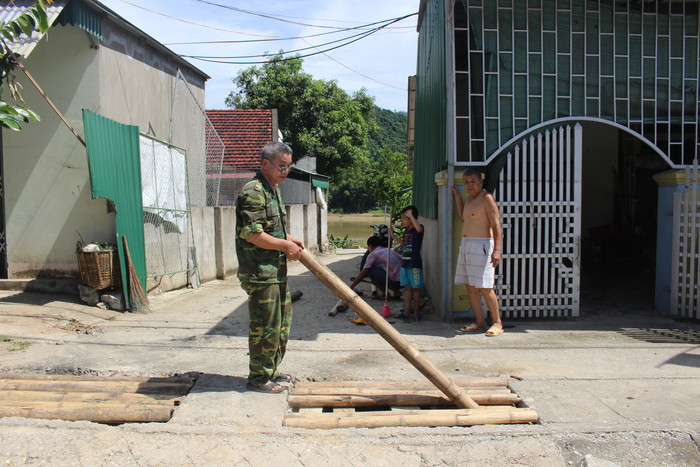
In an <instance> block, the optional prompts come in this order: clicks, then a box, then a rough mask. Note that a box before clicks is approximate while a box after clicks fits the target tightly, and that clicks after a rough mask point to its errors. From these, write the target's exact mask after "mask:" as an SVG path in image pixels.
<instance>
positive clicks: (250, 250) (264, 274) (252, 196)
mask: <svg viewBox="0 0 700 467" xmlns="http://www.w3.org/2000/svg"><path fill="white" fill-rule="evenodd" d="M286 214H287V212H286V210H285V207H284V203H283V202H282V197H281V194H280V190H279V187H278V188H277V196H275V192H274V191H273V190H272V187H271V186H270V184H269V183H267V180H265V177H263V175H262V174H261V173H260V172H258V173H257V174H256V175H255V177H254V178H253V179H251V180H250V181H249V182H248V183H246V184H245V186H244V187H243V189H242V190H241V192H240V193H239V195H238V198H237V199H236V255H237V256H238V278H239V279H240V281H241V282H248V283H258V284H274V283H280V282H285V281H286V280H287V257H286V256H285V255H284V253H283V252H281V251H278V250H265V249H263V248H259V247H257V246H255V245H253V244H252V243H250V242H248V241H247V240H246V239H247V238H248V237H250V236H251V235H252V234H254V233H257V232H266V233H268V234H270V235H272V236H273V237H277V238H287V232H286V230H285V225H284V221H285V216H286Z"/></svg>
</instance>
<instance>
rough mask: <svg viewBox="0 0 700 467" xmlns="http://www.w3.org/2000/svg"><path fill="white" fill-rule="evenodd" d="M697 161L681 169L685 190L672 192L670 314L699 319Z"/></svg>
mask: <svg viewBox="0 0 700 467" xmlns="http://www.w3.org/2000/svg"><path fill="white" fill-rule="evenodd" d="M698 182H699V180H698V160H697V159H695V160H694V161H693V166H692V167H686V169H685V191H684V192H683V193H678V192H677V193H674V195H673V246H672V250H671V251H672V252H673V260H672V265H671V313H672V314H674V315H678V316H682V317H684V318H694V319H700V287H699V286H698V282H699V281H700V238H698V236H699V235H700V193H699V191H700V190H698Z"/></svg>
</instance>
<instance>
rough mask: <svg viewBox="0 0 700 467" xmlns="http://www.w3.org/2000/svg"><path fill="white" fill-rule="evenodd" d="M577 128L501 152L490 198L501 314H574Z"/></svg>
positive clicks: (577, 229) (578, 196)
mask: <svg viewBox="0 0 700 467" xmlns="http://www.w3.org/2000/svg"><path fill="white" fill-rule="evenodd" d="M581 137H582V128H581V125H580V124H576V125H575V127H574V128H573V138H572V128H571V127H570V126H566V127H559V128H555V129H554V130H547V131H545V132H544V133H538V134H536V135H532V136H530V137H529V138H528V139H525V140H523V141H522V144H521V145H520V146H517V147H515V149H514V150H513V151H512V152H510V153H508V154H507V156H506V157H507V161H506V163H505V167H504V168H503V171H502V173H501V177H500V182H499V186H498V191H497V193H496V199H497V200H498V204H499V206H500V210H501V222H502V224H503V248H502V250H503V255H502V260H501V265H500V266H499V270H498V272H499V281H498V283H497V285H496V287H497V292H498V296H499V302H500V305H501V313H502V316H504V317H511V318H533V317H553V316H578V314H579V292H580V281H579V278H580V243H581V242H580V239H581V155H582V150H581V148H582V140H581Z"/></svg>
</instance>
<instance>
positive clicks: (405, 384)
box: [294, 378, 508, 391]
mask: <svg viewBox="0 0 700 467" xmlns="http://www.w3.org/2000/svg"><path fill="white" fill-rule="evenodd" d="M452 381H453V382H454V383H455V384H456V385H458V386H460V387H462V388H468V387H473V388H477V387H496V386H508V378H461V379H453V380H452ZM306 387H314V388H323V387H330V388H344V387H350V388H416V389H420V388H432V387H435V385H434V384H432V383H431V382H429V381H299V382H298V383H296V384H294V390H295V391H296V390H297V389H298V388H306Z"/></svg>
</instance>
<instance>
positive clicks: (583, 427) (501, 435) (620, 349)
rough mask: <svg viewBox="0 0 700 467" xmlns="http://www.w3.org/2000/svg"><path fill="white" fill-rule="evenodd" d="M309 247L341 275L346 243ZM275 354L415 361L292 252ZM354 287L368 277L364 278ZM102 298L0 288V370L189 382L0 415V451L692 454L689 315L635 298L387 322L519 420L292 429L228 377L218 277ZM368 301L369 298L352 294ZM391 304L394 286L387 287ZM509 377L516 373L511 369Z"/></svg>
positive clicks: (233, 350) (506, 461)
mask: <svg viewBox="0 0 700 467" xmlns="http://www.w3.org/2000/svg"><path fill="white" fill-rule="evenodd" d="M339 253H341V254H336V255H329V256H324V257H321V260H322V261H323V262H324V263H326V264H328V266H329V267H330V268H331V269H332V270H333V271H334V272H336V274H338V275H339V276H340V277H341V278H343V279H346V280H347V281H348V282H349V278H350V277H351V276H352V275H355V274H356V272H357V269H358V267H359V262H360V256H361V251H359V250H355V251H340V252H339ZM290 285H291V289H292V290H301V291H302V292H303V296H302V298H301V299H300V300H298V301H297V302H295V304H294V305H295V306H294V313H295V315H294V324H293V328H292V335H291V341H290V343H289V349H288V353H287V357H286V358H285V362H284V367H283V370H284V371H285V372H289V373H292V374H294V375H295V377H297V378H298V379H299V380H301V381H307V380H309V381H342V380H352V381H402V380H423V379H424V378H423V376H422V375H421V374H420V373H419V372H418V371H417V370H416V369H414V368H413V367H412V366H411V364H410V363H409V362H407V361H406V360H405V359H403V357H401V356H400V355H399V354H398V353H397V352H396V351H395V350H394V349H393V348H391V347H390V346H389V345H388V344H387V343H386V342H385V341H384V340H383V339H382V338H381V337H379V336H378V335H376V334H375V333H374V331H373V330H372V329H371V328H369V327H368V326H358V325H355V324H352V323H351V322H350V321H349V320H348V318H349V317H350V316H351V315H352V312H346V313H341V314H338V316H336V317H335V318H332V317H329V316H328V311H329V310H330V308H331V306H332V305H333V304H334V303H335V301H336V298H335V297H334V296H333V294H332V293H331V292H330V291H328V290H327V289H326V288H325V287H324V286H323V285H322V284H321V283H320V282H319V281H318V280H316V278H315V277H313V275H311V273H309V272H308V271H306V270H305V268H304V267H303V266H302V265H301V264H299V263H293V264H292V267H291V268H290ZM365 292H366V295H367V292H369V289H368V288H366V289H365ZM151 301H152V305H153V312H151V313H148V314H134V313H118V312H113V311H109V310H101V309H99V308H96V307H88V306H86V305H83V304H81V303H79V301H78V300H77V298H73V297H71V296H66V295H50V294H35V293H21V292H10V291H3V292H0V372H33V373H37V372H38V373H47V372H48V373H72V374H99V375H106V376H109V375H127V376H166V375H172V374H183V373H196V374H198V376H199V379H198V381H197V384H196V385H195V387H194V388H193V390H192V392H191V393H190V395H188V396H187V397H186V399H185V401H184V403H183V404H182V405H181V406H180V407H178V408H177V410H176V411H175V413H174V416H173V418H172V419H171V420H170V421H169V422H167V423H151V424H124V425H119V426H107V425H101V424H96V423H90V422H65V421H60V420H31V419H22V418H4V419H0V462H4V463H5V464H6V465H71V466H72V465H91V466H92V465H144V466H156V465H242V466H247V465H251V466H262V465H281V466H286V465H300V466H301V465H308V466H316V465H329V464H333V465H340V466H346V465H348V466H359V465H363V466H364V465H379V466H382V465H405V466H423V465H474V466H477V465H478V466H485V465H488V466H491V465H493V466H497V465H498V466H501V465H520V466H547V465H552V466H565V465H576V466H583V465H588V466H611V465H619V466H638V465H651V466H656V465H669V466H685V465H687V466H698V465H700V452H699V450H698V433H700V326H699V325H698V323H697V322H691V321H678V320H674V319H672V318H670V317H668V316H659V315H655V314H654V313H653V311H651V310H650V309H648V308H647V307H645V306H639V305H635V306H634V307H631V308H629V307H627V306H624V307H623V306H619V305H616V306H615V307H611V306H609V305H605V304H603V305H600V304H599V305H598V306H591V307H588V308H587V309H586V310H585V312H582V316H581V317H580V318H578V319H576V320H570V319H555V320H511V321H507V322H506V323H505V324H506V326H507V327H506V332H505V333H504V334H503V335H501V336H498V337H495V338H490V337H486V336H484V335H483V334H482V333H475V334H468V335H465V334H461V333H459V332H458V331H457V330H458V329H459V326H460V325H461V324H463V323H444V322H442V321H441V320H439V319H438V317H436V316H433V315H431V314H427V315H426V319H425V320H423V321H421V322H412V323H405V322H403V321H400V320H397V321H396V322H395V323H394V326H395V328H396V329H397V330H399V331H400V332H401V333H402V334H403V335H405V336H406V337H407V338H408V339H409V341H411V343H412V344H413V345H414V346H416V347H417V348H419V349H420V350H421V351H422V352H423V353H424V355H425V356H426V357H428V358H429V359H430V360H431V361H432V362H433V363H434V364H435V365H437V366H438V367H439V368H440V369H441V370H442V371H443V372H445V373H446V374H448V375H449V376H451V377H454V378H464V377H469V376H476V377H496V376H498V377H507V378H509V383H510V387H511V388H512V389H513V390H514V391H515V392H516V393H518V394H519V395H520V396H521V397H523V399H524V402H525V404H526V405H527V406H529V407H531V408H534V409H535V410H537V412H538V414H539V415H540V422H539V423H538V424H533V425H497V426H474V427H447V428H445V427H443V428H407V427H399V428H395V427H394V428H376V429H363V428H348V429H336V430H311V429H292V428H287V427H283V426H282V419H283V417H284V414H285V411H286V410H287V404H286V395H285V394H286V393H282V394H278V395H268V394H259V393H253V392H248V391H246V390H245V378H246V376H247V365H248V358H247V307H246V296H245V293H244V292H243V291H242V290H241V289H240V287H239V286H238V283H237V281H236V280H225V281H216V282H211V283H207V284H204V285H203V286H202V287H201V288H200V289H198V290H183V291H176V292H171V293H168V294H165V295H161V296H155V297H151ZM368 303H370V304H371V305H372V306H373V307H374V308H375V309H377V310H380V309H381V307H382V305H383V302H382V301H376V300H368ZM389 303H390V305H391V307H392V311H393V312H394V313H397V312H398V310H399V308H401V306H402V303H401V302H398V301H390V302H389ZM514 376H515V377H517V378H514Z"/></svg>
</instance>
